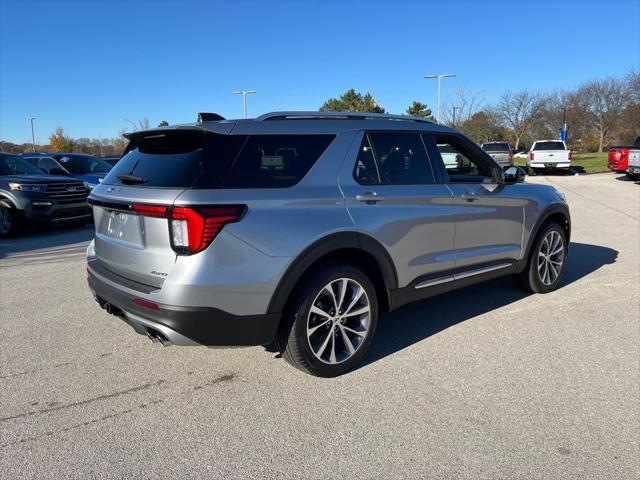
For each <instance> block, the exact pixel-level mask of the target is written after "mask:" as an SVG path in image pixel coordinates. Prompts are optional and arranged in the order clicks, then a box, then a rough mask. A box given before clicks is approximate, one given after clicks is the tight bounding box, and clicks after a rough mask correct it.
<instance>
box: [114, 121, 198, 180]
mask: <svg viewBox="0 0 640 480" xmlns="http://www.w3.org/2000/svg"><path fill="white" fill-rule="evenodd" d="M204 146H205V134H204V132H201V131H194V130H185V131H174V132H167V133H165V134H163V135H150V136H148V137H141V138H136V139H134V140H133V141H132V142H131V145H130V146H129V147H128V150H129V151H128V152H127V154H126V155H124V156H123V157H122V158H121V159H120V161H119V162H118V163H117V164H116V165H115V166H114V167H113V168H112V169H111V171H110V172H109V173H108V174H107V176H106V177H105V178H104V180H103V181H102V183H105V184H107V185H113V184H119V183H120V180H119V179H118V175H134V176H136V177H142V178H143V179H144V183H143V184H141V185H140V186H143V187H190V186H191V185H192V184H193V183H194V181H195V179H196V177H197V176H198V175H199V174H200V172H201V167H202V162H203V155H202V152H203V150H204Z"/></svg>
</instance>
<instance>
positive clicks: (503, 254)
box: [423, 134, 526, 270]
mask: <svg viewBox="0 0 640 480" xmlns="http://www.w3.org/2000/svg"><path fill="white" fill-rule="evenodd" d="M423 137H424V138H425V144H426V145H427V147H428V149H429V152H430V153H431V157H432V158H435V159H436V160H437V164H438V168H439V169H440V171H441V173H442V175H443V178H444V179H445V182H446V184H447V186H448V187H449V188H450V189H451V191H452V192H453V195H454V199H453V204H454V207H455V211H456V234H455V244H454V247H455V256H456V262H455V263H456V269H457V270H460V269H469V268H471V267H473V266H485V265H486V266H489V265H492V264H495V265H506V264H509V263H512V262H513V261H515V260H518V259H520V258H521V257H522V236H523V225H524V208H525V205H526V200H525V199H524V198H522V195H520V194H518V190H519V186H518V185H506V184H504V183H503V182H502V172H501V170H500V168H499V167H498V165H496V164H495V162H493V161H492V160H491V158H489V156H488V155H486V154H485V153H484V152H483V151H482V150H481V149H480V148H479V147H478V146H477V145H475V144H474V143H473V142H471V141H470V140H468V139H466V138H465V137H463V136H462V135H455V134H430V135H427V136H423ZM452 149H453V150H455V151H456V152H457V159H458V160H457V165H456V167H455V168H445V162H444V160H443V159H442V155H441V154H440V152H441V151H443V152H449V151H451V150H452Z"/></svg>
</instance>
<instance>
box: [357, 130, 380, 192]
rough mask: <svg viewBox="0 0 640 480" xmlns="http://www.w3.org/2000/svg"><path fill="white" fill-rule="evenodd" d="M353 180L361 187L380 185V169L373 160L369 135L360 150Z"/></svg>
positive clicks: (364, 139) (363, 140)
mask: <svg viewBox="0 0 640 480" xmlns="http://www.w3.org/2000/svg"><path fill="white" fill-rule="evenodd" d="M353 178H354V179H355V180H356V182H358V183H359V184H360V185H375V184H378V183H380V178H379V176H378V168H377V166H376V161H375V159H374V158H373V150H372V149H371V144H370V143H369V137H368V136H367V135H365V136H364V138H363V139H362V144H361V145H360V150H358V157H357V158H356V165H355V168H354V169H353Z"/></svg>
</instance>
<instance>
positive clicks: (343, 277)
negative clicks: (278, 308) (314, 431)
mask: <svg viewBox="0 0 640 480" xmlns="http://www.w3.org/2000/svg"><path fill="white" fill-rule="evenodd" d="M302 282H303V284H302V285H301V286H300V288H297V289H296V290H295V291H294V293H293V296H292V299H291V301H290V302H289V305H288V306H287V308H286V309H285V313H284V315H283V318H282V324H281V327H280V330H279V332H278V334H277V335H276V345H277V346H278V349H279V350H280V352H281V353H282V356H283V357H284V359H285V360H286V361H287V362H288V363H289V364H291V365H293V366H294V367H296V368H298V369H300V370H302V371H303V372H306V373H309V374H311V375H316V376H319V377H335V376H338V375H342V374H343V373H346V372H348V371H349V370H351V369H352V368H353V367H355V366H356V365H357V364H358V362H359V361H360V360H361V359H362V357H363V356H364V354H365V353H366V352H367V350H368V348H369V346H370V345H371V341H372V339H373V335H374V333H375V331H376V326H377V323H378V300H377V297H376V291H375V288H374V286H373V284H372V283H371V280H370V279H369V278H368V277H367V276H366V275H365V274H364V273H363V272H362V271H361V270H360V269H358V268H356V267H354V266H351V265H332V266H327V267H324V268H322V269H320V270H317V271H316V272H314V273H312V274H309V275H307V276H306V277H305V278H304V279H303V280H302Z"/></svg>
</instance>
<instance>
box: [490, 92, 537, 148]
mask: <svg viewBox="0 0 640 480" xmlns="http://www.w3.org/2000/svg"><path fill="white" fill-rule="evenodd" d="M540 106H541V102H540V99H539V97H538V95H536V94H533V93H531V92H528V91H527V90H522V91H520V92H516V93H513V92H510V91H508V92H505V93H503V94H502V95H501V96H500V100H499V101H498V103H497V105H496V106H495V107H494V112H495V114H496V116H497V118H498V119H499V120H500V121H501V122H502V123H503V124H504V125H505V126H507V127H508V128H510V129H511V130H512V132H513V137H514V140H515V145H514V146H513V148H515V149H516V150H517V149H518V146H519V145H520V141H521V139H522V137H523V136H524V135H525V134H526V133H527V132H528V131H529V129H530V128H531V127H532V126H533V124H534V122H535V121H537V120H538V116H539V113H540Z"/></svg>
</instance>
